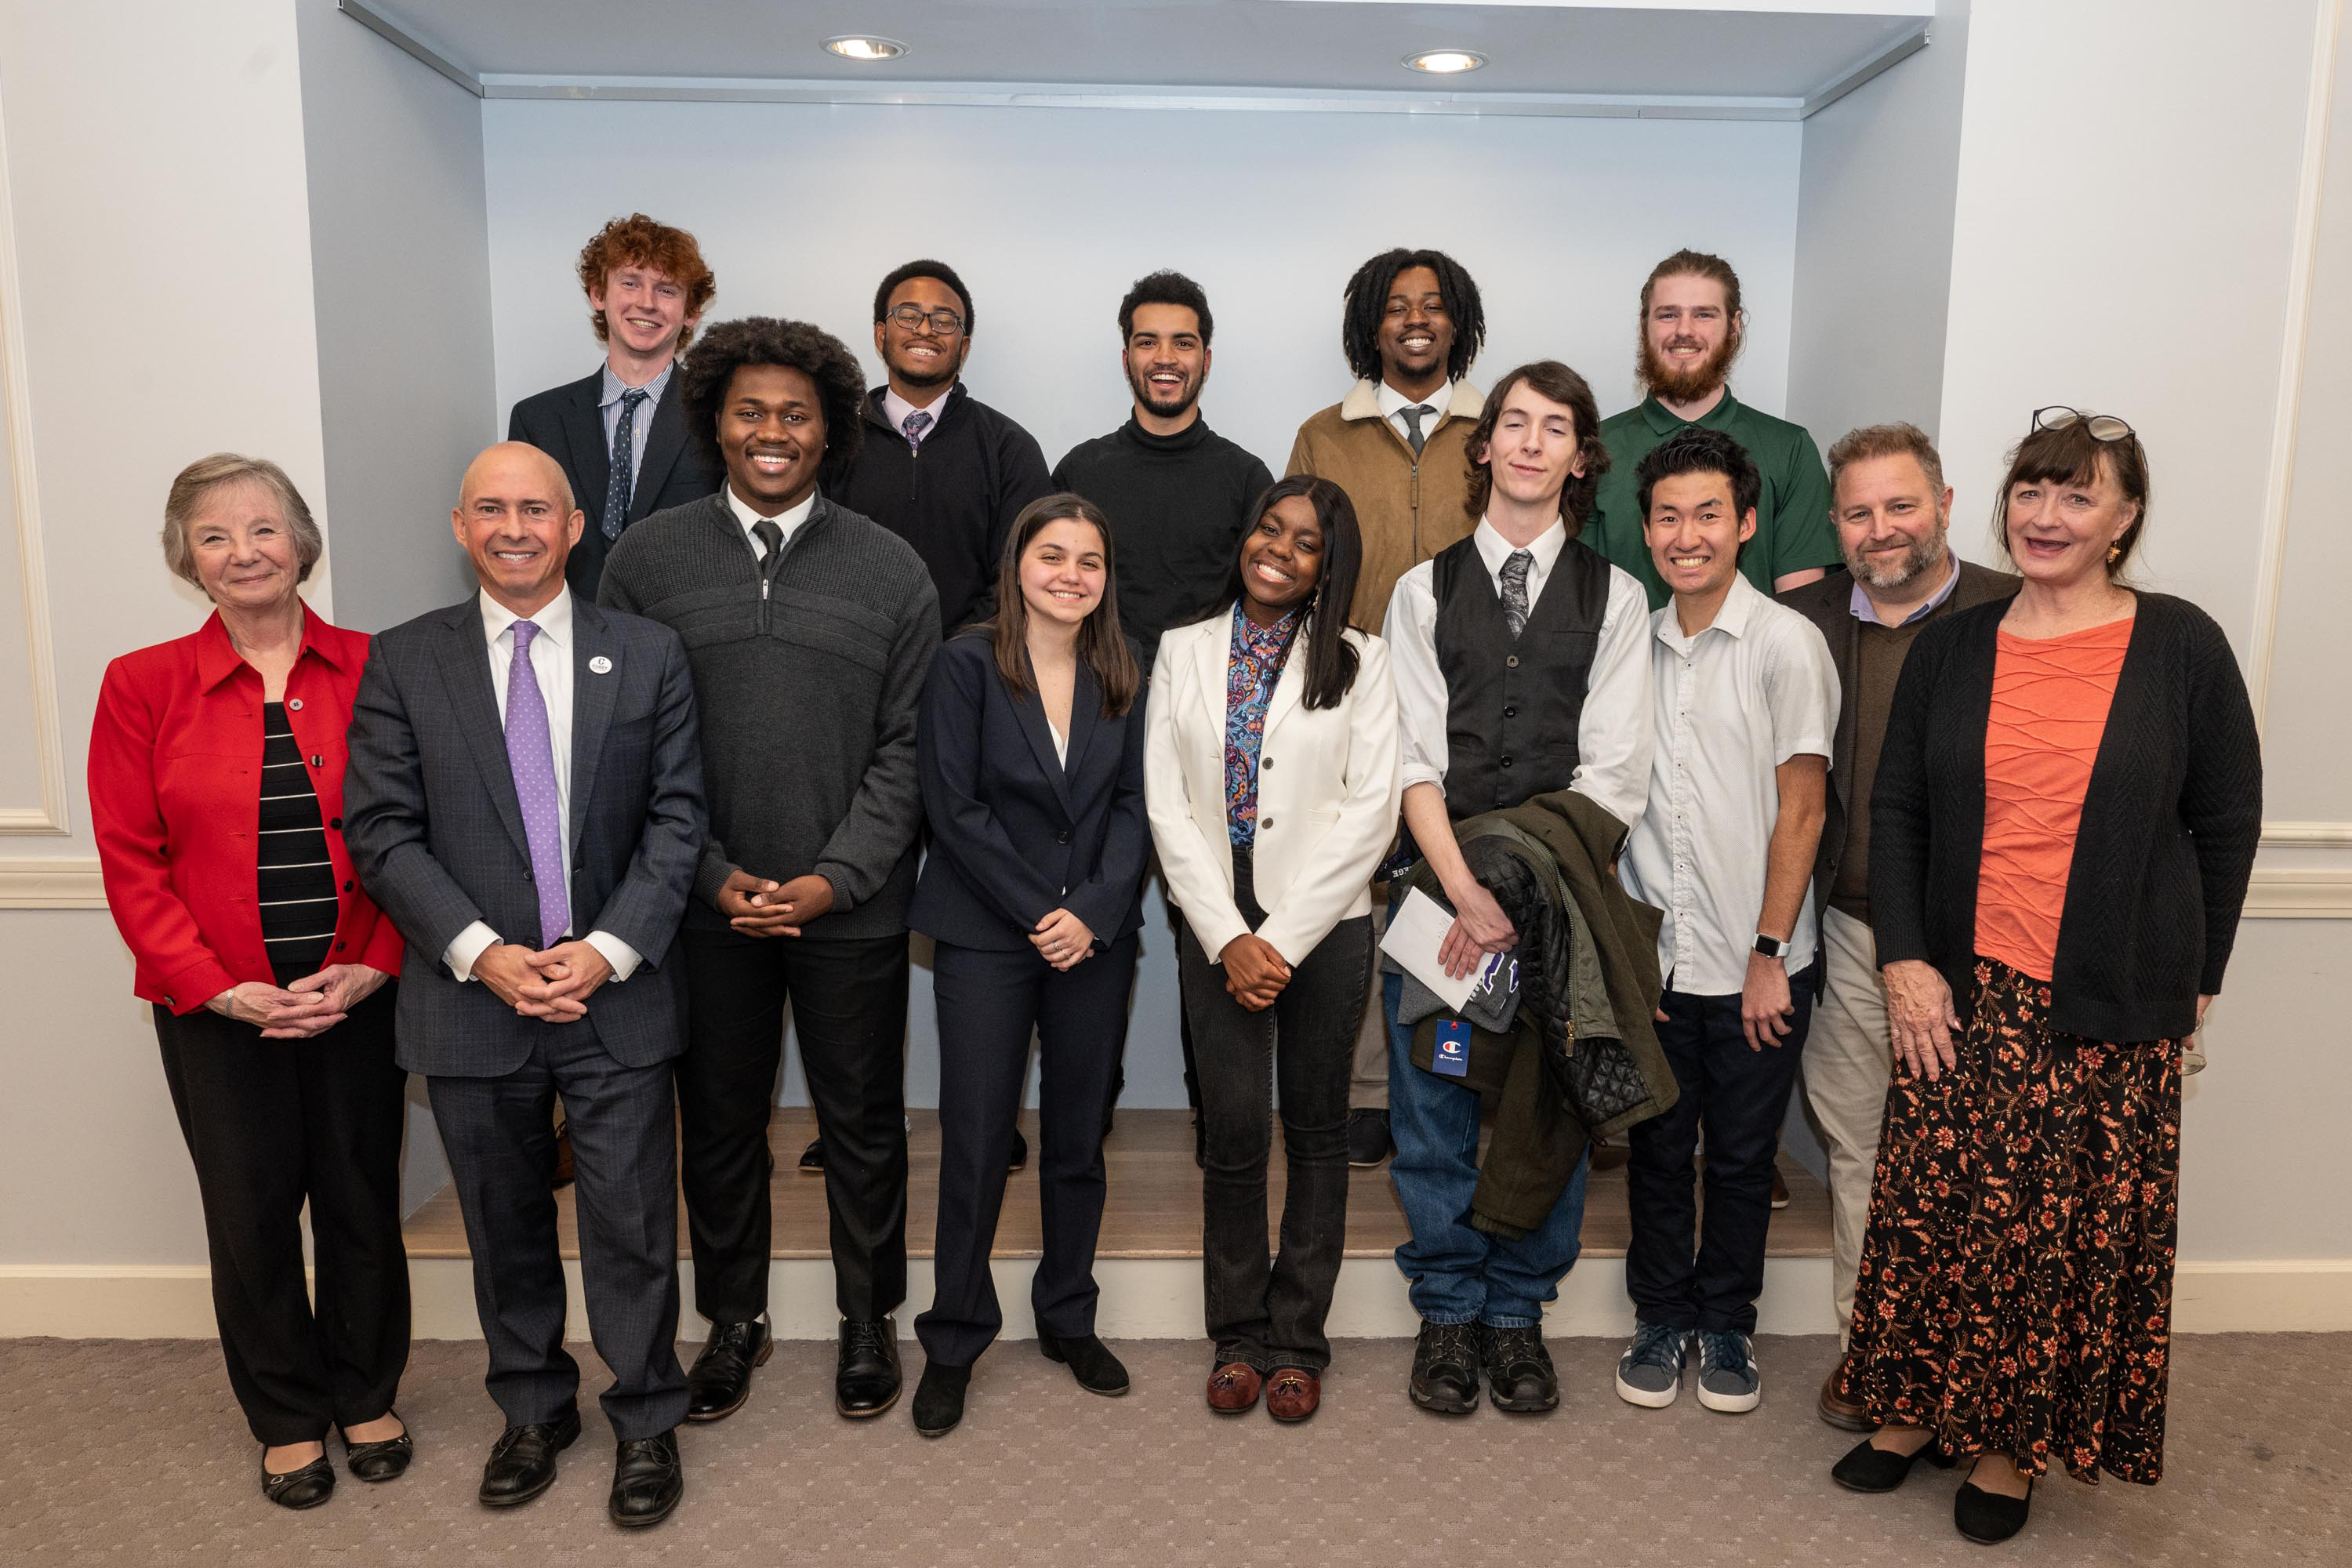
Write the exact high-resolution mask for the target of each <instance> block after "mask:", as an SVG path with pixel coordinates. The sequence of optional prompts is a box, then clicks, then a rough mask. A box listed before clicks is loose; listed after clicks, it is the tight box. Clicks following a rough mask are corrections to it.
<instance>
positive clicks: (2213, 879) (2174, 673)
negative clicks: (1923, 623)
mask: <svg viewBox="0 0 2352 1568" xmlns="http://www.w3.org/2000/svg"><path fill="white" fill-rule="evenodd" d="M2009 609H2010V602H2009V601H2008V600H2006V599H2002V600H1996V601H1994V602H1993V603H1991V604H1987V605H1977V606H1975V607H1974V608H1972V609H1968V610H1963V611H1961V612H1960V613H1958V615H1954V616H1948V617H1946V618H1945V619H1943V620H1941V621H1938V622H1937V623H1935V624H1933V625H1931V626H1928V627H1927V629H1926V630H1925V631H1923V632H1921V633H1920V634H1919V640H1918V641H1917V642H1916V643H1915V644H1913V645H1912V648H1911V656H1910V658H1908V659H1906V660H1905V662H1904V666H1903V675H1902V678H1901V679H1900V680H1899V681H1897V682H1896V685H1895V709H1894V712H1893V713H1892V715H1891V716H1890V717H1889V718H1888V721H1887V725H1886V742H1885V750H1884V752H1882V753H1881V755H1880V758H1879V763H1878V779H1877V784H1876V786H1875V787H1874V789H1873V790H1872V792H1871V796H1870V812H1871V827H1870V913H1871V924H1872V927H1873V930H1874V934H1875V935H1876V937H1877V940H1878V962H1879V963H1882V964H1886V963H1895V961H1897V960H1898V959H1925V960H1927V962H1928V963H1932V964H1934V965H1935V966H1936V967H1937V969H1938V970H1939V971H1941V972H1942V973H1943V975H1944V978H1945V980H1946V981H1948V983H1949V984H1950V985H1951V987H1952V994H1953V996H1954V998H1955V1000H1956V1004H1957V1005H1959V1006H1962V1007H1965V1006H1966V1005H1967V997H1968V994H1969V972H1970V970H1971V969H1972V967H1973V966H1974V963H1975V949H1976V923H1977V879H1978V876H1979V871H1980V870H1981V868H1982V865H1983V860H1984V818H1985V729H1986V725H1987V723H1988V722H1989V721H1990V717H1991V711H1992V678H1993V659H1994V655H1995V653H1996V651H1997V644H1996V640H1995V633H1996V632H1997V631H1998V630H1999V629H2000V623H2001V619H2002V617H2003V616H2006V615H2007V614H2008V613H2009ZM2262 816H2263V759H2262V743H2261V740H2260V738H2259V737H2258V736H2257V735H2256V733H2255V731H2254V714H2253V707H2252V703H2251V702H2249V701H2248V700H2247V697H2246V683H2245V679H2244V678H2243V677H2242V676H2241V675H2240V674H2239V672H2238V663H2237V659H2236V658H2235V657H2234V656H2233V655H2232V654H2231V651H2230V644H2229V641H2228V639H2227V638H2225V637H2223V636H2222V635H2221V627H2220V626H2216V625H2215V624H2214V622H2213V618H2212V617H2211V616H2208V615H2207V614H2206V613H2205V612H2204V611H2202V610H2200V609H2199V608H2198V607H2197V606H2196V605H2192V604H2190V603H2189V602H2188V601H2187V600H2186V599H2177V598H2174V597H2172V596H2171V595H2166V594H2142V595H2139V612H2138V622H2137V625H2136V626H2134V627H2133V628H2132V637H2131V647H2130V648H2129V649H2128V651H2126V654H2125V655H2124V664H2123V669H2122V672H2121V674H2120V675H2119V676H2118V677H2117V678H2116V695H2115V702H2114V705H2113V706H2112V707H2111V708H2110V709H2109V710H2108V712H2107V725H2106V731H2105V734H2104V735H2103V736H2102V737H2101V739H2100V742H2099V752H2098V757H2097V760H2096V761H2095V763H2094V764H2093V766H2092V769H2091V782H2090V787H2089V789H2088V790H2087V792H2086V793H2085V794H2084V798H2083V816H2082V824H2081V827H2080V829H2079V830H2078V832H2077V833H2076V836H2075V839H2074V861H2073V866H2072V869H2071V870H2070V871H2069V873H2068V877H2067V882H2066V904H2065V908H2064V910H2063V911H2062V912H2061V914H2060V917H2059V924H2058V951H2057V958H2056V962H2055V963H2054V965H2053V969H2052V972H2051V973H2052V979H2051V985H2050V1026H2051V1027H2053V1028H2054V1029H2057V1030H2060V1031H2062V1032H2063V1033H2065V1034H2070V1035H2080V1036H2084V1037H2088V1038H2091V1039H2095V1040H2108V1041H2117V1042H2121V1041H2136V1040H2155V1039H2178V1038H2179V1037H2183V1036H2185V1035H2187V1034H2188V1033H2189V1031H2190V1030H2191V1029H2192V1028H2194V1027H2195V1026H2196V1020H2197V998H2198V996H2199V995H2200V994H2212V993H2215V992H2218V991H2220V990H2221V972H2222V970H2223V969H2224V968H2226V967H2227V966H2228V964H2229V962H2230V948H2231V943H2232V942H2235V941H2236V939H2237V934H2238V915H2239V911H2240V910H2242V908H2243V906H2244V904H2245V900H2246V882H2247V879H2248V878H2249V877H2250V876H2252V871H2253V864H2254V847H2255V844H2256V842H2257V841H2258V840H2259V839H2260V837H2262Z"/></svg>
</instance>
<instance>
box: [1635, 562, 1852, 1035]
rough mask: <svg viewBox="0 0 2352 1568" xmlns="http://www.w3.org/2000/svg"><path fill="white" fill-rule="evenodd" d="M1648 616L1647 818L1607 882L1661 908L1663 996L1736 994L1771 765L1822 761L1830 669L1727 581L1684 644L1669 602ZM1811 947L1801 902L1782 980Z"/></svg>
mask: <svg viewBox="0 0 2352 1568" xmlns="http://www.w3.org/2000/svg"><path fill="white" fill-rule="evenodd" d="M1651 621H1652V637H1651V642H1650V659H1651V663H1652V665H1653V666H1654V669H1655V672H1656V677H1657V679H1656V684H1655V695H1654V699H1653V711H1654V715H1655V723H1656V727H1657V737H1658V745H1657V757H1656V761H1655V763H1654V764H1653V766H1652V768H1651V770H1650V805H1649V810H1648V811H1647V812H1645V813H1644V814H1643V817H1642V822H1641V826H1638V827H1636V828H1634V830H1633V837H1632V838H1631V839H1630V840H1629V841H1628V842H1627V843H1626V846H1625V856H1624V858H1623V859H1622V860H1621V861H1619V862H1618V868H1617V869H1618V875H1619V876H1620V877H1622V879H1624V883H1625V890H1626V891H1627V892H1629V893H1631V894H1633V897H1635V898H1637V899H1639V900H1642V901H1643V902H1644V903H1648V904H1654V905H1656V906H1657V907H1658V908H1660V909H1662V910H1665V911H1666V918H1665V921H1664V924H1663V925H1661V926H1660V927H1659V928H1658V969H1659V971H1660V973H1664V975H1666V976H1667V980H1666V985H1667V988H1668V989H1669V990H1674V991H1679V992H1682V993H1683V994H1685V995H1691V996H1731V995H1736V994H1738V992H1739V991H1740V989H1741V987H1742V986H1744V985H1745V984H1747V980H1748V953H1749V952H1751V951H1752V950H1753V949H1754V947H1755V943H1756V933H1757V923H1758V917H1759V915H1760V914H1761V913H1762V912H1763V909H1764V879H1765V871H1766V869H1767V868H1768V866H1769V861H1770V858H1771V847H1772V826H1773V824H1774V823H1775V822H1776V821H1777V820H1778V819H1779V817H1780V785H1779V783H1778V780H1777V777H1776V775H1775V774H1774V773H1773V770H1774V769H1775V768H1777V767H1779V766H1780V764H1781V763H1785V762H1787V761H1788V760H1789V759H1790V757H1796V756H1804V755H1809V754H1810V755H1812V756H1818V757H1822V758H1827V757H1828V756H1829V754H1830V737H1831V735H1832V733H1833V732H1834V731H1836V728H1837V715H1838V678H1837V668H1836V666H1835V665H1833V664H1832V663H1831V662H1830V649H1829V645H1828V644H1827V643H1825V642H1823V641H1822V634H1821V633H1820V632H1819V631H1818V630H1816V629H1815V628H1814V626H1813V624H1812V623H1811V621H1809V620H1807V619H1805V617H1804V616H1801V615H1799V614H1798V613H1797V612H1796V611H1794V610H1791V609H1789V608H1787V607H1786V606H1784V605H1776V604H1774V603H1773V602H1772V601H1771V600H1770V599H1768V598H1766V597H1765V596H1764V595H1762V594H1760V593H1759V592H1757V590H1756V588H1755V585H1754V584H1751V583H1749V582H1748V579H1747V578H1746V577H1743V576H1741V575H1739V574H1738V573H1734V574H1732V578H1731V595H1730V596H1729V597H1728V598H1727V599H1725V600H1724V602H1723V607H1722V608H1721V609H1720V610H1718V611H1717V613H1716V617H1715V624H1714V625H1712V626H1707V627H1706V629H1705V630H1703V631H1701V632H1700V633H1699V634H1698V635H1697V636H1696V637H1685V636H1683V631H1682V624H1681V623H1680V622H1679V621H1677V620H1676V619H1675V606H1674V605H1673V604H1672V603H1671V602H1669V603H1668V604H1667V605H1666V606H1665V608H1664V609H1662V610H1660V611H1658V613H1657V614H1656V615H1655V616H1653V617H1652V618H1651ZM1807 864H1808V866H1809V867H1810V865H1811V860H1810V858H1809V859H1808V861H1807ZM1813 947H1814V936H1813V906H1812V900H1811V899H1807V900H1804V901H1803V902H1802V903H1801V905H1800V906H1799V909H1798V913H1797V925H1796V930H1795V931H1792V932H1791V933H1790V938H1789V951H1788V952H1787V954H1786V959H1787V963H1788V968H1789V973H1791V974H1795V973H1799V972H1800V971H1801V970H1802V969H1804V968H1805V966H1806V965H1808V964H1810V963H1812V961H1813Z"/></svg>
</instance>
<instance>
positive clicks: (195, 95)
mask: <svg viewBox="0 0 2352 1568" xmlns="http://www.w3.org/2000/svg"><path fill="white" fill-rule="evenodd" d="M0 125H5V132H6V140H7V154H8V166H7V182H8V185H7V194H8V199H9V202H10V205H11V209H12V216H13V220H14V228H15V234H16V261H17V267H18V273H19V277H20V280H21V284H22V292H23V300H22V301H21V303H22V305H23V311H22V317H23V320H24V322H25V327H26V341H25V351H26V372H27V374H26V388H25V395H26V396H27V397H28V398H29V400H30V405H31V409H32V431H33V458H34V466H35V470H36V474H37V481H38V493H37V506H36V509H35V510H36V520H35V521H37V526H38V527H39V528H40V530H41V531H42V535H43V540H44V544H45V547H46V554H47V589H48V599H49V626H50V635H51V643H52V647H53V648H54V651H55V655H56V663H57V675H58V692H57V700H58V708H59V718H60V733H61V734H62V736H63V744H64V748H65V752H66V761H67V776H68V781H69V784H70V788H69V790H68V796H69V802H68V804H69V809H70V812H71V816H72V826H73V832H72V833H71V835H70V836H68V837H44V838H24V839H14V840H0V856H6V857H9V858H12V859H15V858H22V859H32V858H60V859H67V860H87V859H88V858H90V857H92V856H94V855H95V853H96V851H95V848H94V847H93V846H92V843H91V840H90V837H89V810H88V807H87V805H86V803H85V801H84V799H83V791H82V783H81V780H82V771H83V758H84V755H85V753H86V751H87V746H88V741H89V716H90V710H91V709H92V707H93V705H94V703H95V700H96V698H97V693H98V683H99V678H100V675H102V674H103V673H104V670H105V668H106V663H107V661H108V660H109V659H110V658H112V657H113V656H114V655H116V654H118V653H121V652H124V651H127V650H129V649H131V648H133V647H140V646H142V645H143V644H147V643H152V642H156V641H160V640H162V639H163V638H166V637H176V636H179V635H181V634H183V633H184V632H187V631H189V630H191V629H193V628H194V626H196V625H197V623H198V622H199V621H201V620H202V619H203V617H204V615H205V605H203V602H202V600H201V599H200V597H199V596H198V595H196V594H195V593H194V591H193V590H192V589H188V588H186V587H185V586H184V585H182V584H177V583H176V582H175V581H174V580H173V579H172V578H171V577H169V576H168V575H167V574H165V572H164V569H163V557H162V552H161V551H160V550H159V549H158V548H157V545H156V532H157V529H158V527H159V525H160V523H161V521H162V517H163V494H164V491H165V489H167V488H168V487H169V485H170V483H171V480H172V476H173V474H174V473H176V472H177V471H178V470H179V469H180V468H181V467H182V466H183V465H184V464H185V463H187V462H188V461H189V460H190V459H192V458H197V457H201V456H202V455H204V454H205V453H206V452H210V451H214V450H216V449H219V448H223V447H226V448H230V449H233V450H237V451H243V452H250V453H257V454H260V455H263V456H267V457H269V458H275V459H276V460H277V461H278V462H279V463H281V464H283V465H284V466H285V468H286V469H287V471H288V473H289V474H290V475H291V476H292V477H293V479H294V482H295V483H296V484H297V485H298V486H299V487H300V489H302V491H303V493H304V494H305V495H307V496H308V497H310V500H312V502H313V504H314V506H320V508H321V509H322V510H323V500H324V494H325V491H324V487H323V484H322V482H321V476H322V473H323V455H322V453H323V447H322V442H321V438H320V416H319V344H318V337H317V332H316V326H315V322H314V320H313V317H312V312H311V298H310V218H309V211H308V202H307V195H306V192H305V189H304V179H303V165H302V117H301V101H300V88H299V81H298V78H297V50H296V45H295V17H294V12H293V9H292V7H291V6H290V5H287V4H285V3H284V0H215V3H213V4H208V5H204V6H201V7H192V6H186V5H167V4H163V3H162V0H144V3H140V4H134V5H110V6H88V5H41V6H36V5H8V6H0ZM321 521H322V522H324V523H326V524H327V525H328V527H329V529H330V531H331V527H332V519H331V517H322V520H321ZM329 600H330V595H329V584H328V581H327V578H326V576H325V574H323V573H322V574H320V575H318V576H315V577H314V578H313V579H312V591H311V601H312V603H314V604H316V605H320V607H321V608H322V609H324V608H328V607H330V605H329ZM19 613H20V612H19V609H18V607H17V605H16V602H15V601H10V602H9V603H8V604H6V605H0V616H6V617H7V622H8V624H7V625H6V626H5V635H6V636H8V637H18V638H21V637H22V636H23V627H22V625H21V622H20V621H18V620H17V618H16V617H17V616H18V615H19ZM11 743H12V744H13V743H14V737H12V741H11ZM5 804H7V805H18V804H21V803H19V802H17V801H16V800H14V799H11V800H9V801H8V802H6V803H5ZM0 953H5V955H6V956H5V969H0V991H5V994H6V995H7V997H8V998H9V1001H8V1006H7V1024H6V1026H5V1028H0V1078H5V1082H6V1084H7V1092H6V1093H5V1094H0V1194H5V1195H6V1201H7V1203H8V1219H7V1223H6V1224H5V1225H0V1262H18V1261H38V1262H45V1263H47V1262H64V1261H77V1262H79V1261H96V1260H102V1259H106V1260H112V1259H137V1260H140V1261H142V1262H181V1261H193V1260H201V1259H202V1258H203V1257H204V1246H205V1244H204V1229H203V1226H202V1223H201V1221H200V1219H199V1216H198V1214H197V1210H196V1201H195V1184H194V1180H193V1178H192V1177H191V1176H190V1174H189V1171H188V1156H187V1152H186V1150H185V1149H184V1147H183V1146H182V1144H181V1142H180V1132H179V1129H178V1127H177V1125H176V1124H175V1122H174V1121H173V1115H172V1109H171V1102H170V1100H169V1098H168V1097H167V1096H166V1094H165V1092H164V1088H163V1073H162V1070H161V1068H159V1066H158V1064H157V1060H156V1056H155V1039H154V1033H153V1030H152V1026H150V1025H149V1024H148V1022H147V1020H146V1017H145V1015H144V1013H143V1011H142V1008H141V1007H140V1006H139V1005H138V1004H136V1003H134V1002H133V1001H132V1000H131V963H130V959H129V957H128V955H127V954H126V953H125V952H123V950H122V947H121V942H119V941H118V940H117V938H116V937H115V935H114V931H113V926H112V924H111V922H110V921H108V919H107V918H106V916H105V915H104V914H103V913H100V912H79V911H60V910H12V911H8V912H6V913H5V914H0Z"/></svg>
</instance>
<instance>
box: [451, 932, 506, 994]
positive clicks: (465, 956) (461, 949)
mask: <svg viewBox="0 0 2352 1568" xmlns="http://www.w3.org/2000/svg"><path fill="white" fill-rule="evenodd" d="M498 945H499V933H498V932H496V931H492V930H491V929H490V928H489V927H488V926H487V925H485V924H484V923H483V922H481V921H475V922H474V923H473V924H472V925H469V926H467V928H466V929H465V930H464V931H459V932H458V933H457V936H456V937H455V938H454V939H453V940H452V941H451V942H450V943H449V946H448V948H447V950H446V952H443V953H442V954H441V962H442V963H446V964H447V965H448V966H449V973H452V974H454V975H456V976H457V981H458V984H464V983H465V982H467V981H468V980H471V979H472V978H473V977H474V961H475V960H476V959H478V958H479V957H481V956H482V954H484V953H486V952H489V951H490V949H492V948H494V947H496V946H498Z"/></svg>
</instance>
